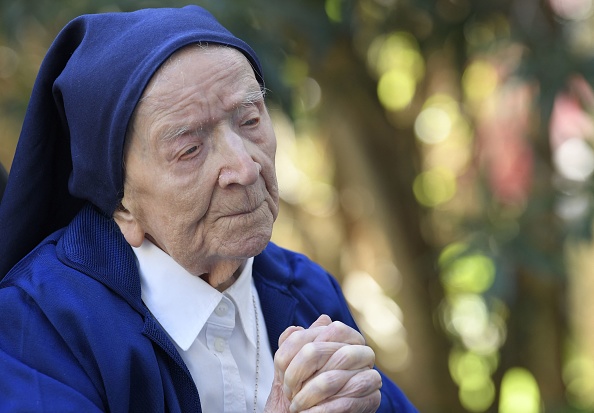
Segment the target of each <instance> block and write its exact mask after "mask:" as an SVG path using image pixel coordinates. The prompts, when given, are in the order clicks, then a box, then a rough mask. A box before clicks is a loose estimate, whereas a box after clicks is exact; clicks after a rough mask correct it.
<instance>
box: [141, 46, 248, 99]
mask: <svg viewBox="0 0 594 413" xmlns="http://www.w3.org/2000/svg"><path fill="white" fill-rule="evenodd" d="M219 79H224V80H225V82H224V83H238V84H239V83H244V84H245V83H255V84H257V85H258V88H259V84H258V83H257V81H256V78H255V74H254V70H253V69H252V66H251V64H250V63H249V61H248V59H247V58H246V57H245V56H244V55H243V53H241V52H240V51H238V50H236V49H234V48H231V47H225V46H220V45H190V46H186V47H184V48H182V49H181V50H178V51H177V52H175V53H174V54H173V55H171V57H170V58H169V59H168V60H167V61H166V62H165V63H164V64H163V65H162V66H161V67H160V68H159V69H158V70H157V72H155V74H154V75H153V77H152V78H151V81H150V82H149V84H148V85H147V87H146V89H145V91H144V93H143V96H142V98H141V102H142V101H144V100H147V99H149V98H151V97H157V98H159V99H162V98H163V97H164V95H166V94H168V93H173V95H174V96H175V94H176V93H177V91H179V90H180V89H184V88H187V87H188V86H191V85H194V86H195V85H197V84H198V85H202V87H203V88H207V87H208V86H209V84H211V83H215V82H216V81H217V80H219ZM156 95H157V96H156Z"/></svg>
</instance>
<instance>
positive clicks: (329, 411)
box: [291, 390, 382, 413]
mask: <svg viewBox="0 0 594 413" xmlns="http://www.w3.org/2000/svg"><path fill="white" fill-rule="evenodd" d="M381 401H382V395H381V393H380V391H379V390H377V391H375V392H373V393H371V394H370V395H368V396H365V397H360V398H344V397H343V398H340V399H334V400H327V401H325V402H322V403H320V404H318V405H316V406H313V407H312V408H311V409H307V410H303V411H302V412H301V413H341V412H360V413H373V412H376V411H377V409H378V408H379V405H380V403H381ZM291 412H293V410H291Z"/></svg>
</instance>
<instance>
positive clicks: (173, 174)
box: [114, 46, 278, 286]
mask: <svg viewBox="0 0 594 413" xmlns="http://www.w3.org/2000/svg"><path fill="white" fill-rule="evenodd" d="M126 146H127V148H126V154H125V170H126V175H125V183H124V198H123V200H122V208H120V209H119V210H118V211H116V213H115V214H114V218H115V220H116V222H117V223H118V225H119V226H120V229H122V232H123V234H124V236H125V237H126V239H127V241H128V242H129V243H130V244H131V245H133V246H139V245H140V244H141V243H142V241H143V239H144V238H145V237H146V238H147V239H149V240H151V241H152V242H153V243H155V244H156V245H157V246H158V247H160V248H161V249H162V250H163V251H165V252H166V253H167V254H169V255H170V256H171V257H173V259H174V260H175V261H177V262H178V263H179V264H180V265H181V266H183V267H184V268H185V269H186V270H188V271H189V272H190V273H192V274H194V275H198V276H203V277H206V278H208V282H209V283H211V285H213V286H216V285H220V284H222V283H225V282H227V281H228V279H229V277H230V276H232V275H233V273H234V272H235V271H236V270H237V268H238V267H239V266H240V265H241V263H243V262H244V261H245V259H247V258H249V257H251V256H254V255H256V254H258V253H260V252H261V251H262V250H263V249H264V247H265V246H266V244H267V243H268V241H269V240H270V236H271V234H272V225H273V222H274V220H275V219H276V217H277V214H278V190H277V183H276V174H275V169H274V156H275V151H276V138H275V135H274V131H273V129H272V124H271V121H270V117H269V115H268V112H267V109H266V106H265V104H264V97H263V94H262V92H261V89H260V85H259V84H258V82H257V81H256V78H255V76H254V71H253V70H252V68H251V66H250V64H249V62H248V60H247V59H246V58H245V57H244V56H243V54H241V53H240V52H239V51H237V50H235V49H231V48H224V47H211V46H209V47H206V48H204V47H199V46H191V47H187V48H185V49H183V50H181V51H179V52H177V53H176V54H174V55H173V56H172V58H171V59H170V60H169V61H168V63H167V64H165V65H164V66H163V67H162V68H161V69H160V70H159V71H158V72H157V74H156V75H155V76H154V77H153V79H152V80H151V82H150V83H149V85H148V86H147V88H146V90H145V92H144V95H143V97H142V99H141V101H140V103H139V105H138V107H137V110H136V113H135V117H134V120H133V123H132V129H131V132H130V133H129V136H128V142H127V145H126Z"/></svg>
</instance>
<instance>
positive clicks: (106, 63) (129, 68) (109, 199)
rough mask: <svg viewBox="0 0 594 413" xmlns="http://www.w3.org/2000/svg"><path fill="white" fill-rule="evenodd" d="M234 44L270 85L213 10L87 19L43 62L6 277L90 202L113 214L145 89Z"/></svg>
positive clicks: (15, 179)
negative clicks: (161, 73) (185, 61)
mask: <svg viewBox="0 0 594 413" xmlns="http://www.w3.org/2000/svg"><path fill="white" fill-rule="evenodd" d="M195 43H203V44H204V43H216V44H222V45H227V46H230V47H234V48H236V49H238V50H239V51H241V52H242V53H243V54H244V55H245V56H246V57H247V58H248V60H249V61H250V63H251V64H252V67H253V68H254V72H255V74H256V78H257V79H258V81H259V82H260V84H261V85H262V86H263V82H264V81H263V77H262V69H261V67H260V63H259V61H258V58H257V56H256V54H255V53H254V51H253V50H252V49H251V48H250V47H249V46H248V45H247V44H246V43H245V42H243V41H242V40H240V39H238V38H236V37H235V36H233V35H232V34H231V33H230V32H229V31H228V30H227V29H225V28H224V27H223V26H222V25H221V24H220V23H219V22H217V21H216V20H215V18H214V17H213V16H212V15H211V14H210V13H208V12H207V11H206V10H204V9H202V8H200V7H197V6H187V7H184V8H180V9H146V10H139V11H136V12H132V13H104V14H96V15H85V16H81V17H78V18H76V19H74V20H72V21H71V22H70V23H68V24H67V25H66V27H65V28H64V29H63V30H62V31H61V32H60V34H59V35H58V36H57V38H56V40H55V41H54V43H53V44H52V46H51V47H50V49H49V51H48V53H47V55H46V57H45V59H44V61H43V64H42V65H41V68H40V71H39V74H38V76H37V80H36V82H35V86H34V88H33V93H32V96H31V100H30V102H29V107H28V109H27V114H26V116H25V121H24V124H23V129H22V132H21V135H20V138H19V142H18V145H17V150H16V154H15V157H14V160H13V164H12V168H11V171H10V175H9V180H8V185H7V187H6V191H5V193H4V197H3V199H2V203H1V204H0V279H1V278H2V277H3V276H4V275H5V274H6V273H7V272H8V271H9V270H10V268H11V267H12V266H14V265H15V264H16V263H17V262H18V261H19V260H20V259H21V258H23V257H24V256H25V255H26V254H28V253H29V252H30V251H31V250H32V249H33V248H34V247H35V246H36V245H37V244H38V243H39V242H40V241H42V240H43V239H44V238H45V237H46V236H48V235H49V234H51V233H52V232H54V231H55V230H57V229H59V228H61V227H63V226H65V225H67V224H68V223H69V222H70V221H71V220H72V218H73V217H74V215H75V214H76V213H77V212H78V211H79V210H80V209H81V208H82V206H83V205H84V204H85V203H87V202H90V203H92V204H93V205H95V206H96V207H97V208H98V209H99V210H101V211H102V212H103V213H105V214H106V215H108V216H111V215H112V214H113V212H114V210H115V208H116V207H117V205H118V203H119V201H120V199H121V197H122V195H123V147H124V137H125V135H126V130H127V128H128V122H129V121H130V117H131V115H132V113H133V111H134V108H135V107H136V104H137V102H138V100H139V98H140V97H141V95H142V92H143V90H144V88H145V87H146V85H147V83H148V82H149V80H150V79H151V77H152V76H153V74H154V73H155V71H156V70H157V69H158V68H159V67H160V65H161V64H162V63H163V62H164V61H165V60H166V59H167V58H168V57H169V56H171V55H172V54H173V53H174V52H175V51H177V50H179V49H180V48H182V47H184V46H187V45H189V44H195Z"/></svg>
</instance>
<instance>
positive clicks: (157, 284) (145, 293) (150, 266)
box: [132, 239, 256, 351]
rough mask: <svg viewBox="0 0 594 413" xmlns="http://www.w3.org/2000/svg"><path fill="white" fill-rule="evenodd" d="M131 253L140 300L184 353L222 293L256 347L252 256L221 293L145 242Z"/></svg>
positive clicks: (150, 243) (154, 246) (221, 296)
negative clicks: (139, 289) (231, 305)
mask: <svg viewBox="0 0 594 413" xmlns="http://www.w3.org/2000/svg"><path fill="white" fill-rule="evenodd" d="M132 250H133V251H134V254H136V258H137V260H138V270H139V272H140V286H141V294H142V300H143V301H144V303H145V304H146V306H147V307H148V309H149V310H150V311H151V313H152V314H153V315H154V316H155V318H156V319H157V320H158V321H159V323H160V324H161V326H162V327H163V328H164V329H165V331H166V332H167V334H169V336H170V337H171V339H172V340H173V341H175V343H176V344H177V345H178V346H179V347H180V348H181V349H182V350H183V351H186V350H188V348H190V346H191V345H192V343H193V342H194V340H195V339H196V337H197V336H198V334H199V333H200V331H201V330H202V328H203V327H204V324H205V323H206V321H207V320H208V318H209V317H210V315H211V314H212V312H213V311H214V310H215V308H216V307H217V305H218V304H219V302H220V301H221V299H222V298H223V294H224V295H226V296H227V297H229V298H230V299H231V300H232V301H233V303H234V305H235V306H236V308H237V311H238V314H239V318H240V320H241V324H242V327H243V330H244V332H245V334H246V336H247V337H248V339H249V340H250V341H251V342H252V343H253V344H254V345H255V342H256V338H255V337H254V334H253V331H254V329H255V319H254V308H253V304H252V294H256V292H255V291H252V290H253V289H255V287H254V286H253V281H252V264H253V262H254V258H253V257H252V258H249V259H248V260H247V261H246V263H245V266H244V268H243V270H242V272H241V274H240V275H239V278H238V279H237V280H236V281H235V283H233V284H232V285H231V286H230V287H229V288H227V290H225V291H224V293H221V292H219V291H218V290H216V289H215V288H213V287H212V286H211V285H210V284H208V283H207V282H206V281H204V280H203V279H202V278H200V277H197V276H194V275H192V274H190V273H189V272H188V271H186V270H185V269H184V268H183V267H182V266H181V265H179V264H178V263H177V262H176V261H175V260H174V259H173V258H171V257H170V256H169V255H168V254H167V253H165V252H164V251H163V250H161V249H160V248H159V247H157V246H156V245H154V244H153V243H152V242H150V241H148V240H147V239H145V240H144V242H143V243H142V245H141V246H140V247H138V248H132Z"/></svg>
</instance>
